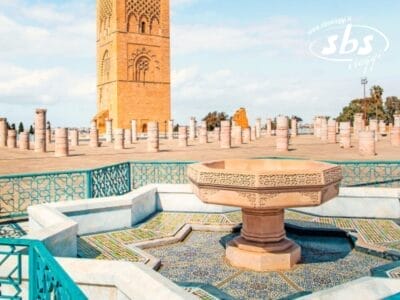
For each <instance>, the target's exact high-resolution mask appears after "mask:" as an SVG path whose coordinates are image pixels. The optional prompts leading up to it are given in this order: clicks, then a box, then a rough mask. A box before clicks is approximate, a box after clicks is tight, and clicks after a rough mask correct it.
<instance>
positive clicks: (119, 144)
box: [113, 128, 125, 150]
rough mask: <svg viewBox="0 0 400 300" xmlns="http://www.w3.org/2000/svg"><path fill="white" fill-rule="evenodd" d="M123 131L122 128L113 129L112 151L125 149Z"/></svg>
mask: <svg viewBox="0 0 400 300" xmlns="http://www.w3.org/2000/svg"><path fill="white" fill-rule="evenodd" d="M124 135H125V130H124V129H123V128H117V129H114V132H113V136H114V150H123V149H125V137H124Z"/></svg>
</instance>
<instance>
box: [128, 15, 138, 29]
mask: <svg viewBox="0 0 400 300" xmlns="http://www.w3.org/2000/svg"><path fill="white" fill-rule="evenodd" d="M137 23H138V20H137V18H136V16H135V15H134V14H131V15H130V16H129V18H128V32H138V31H137V30H138V26H137Z"/></svg>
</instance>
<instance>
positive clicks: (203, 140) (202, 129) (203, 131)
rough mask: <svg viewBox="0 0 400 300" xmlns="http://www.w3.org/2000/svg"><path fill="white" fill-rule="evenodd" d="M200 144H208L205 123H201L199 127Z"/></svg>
mask: <svg viewBox="0 0 400 300" xmlns="http://www.w3.org/2000/svg"><path fill="white" fill-rule="evenodd" d="M199 140H200V144H207V143H208V136H207V122H206V121H202V122H201V127H200V138H199Z"/></svg>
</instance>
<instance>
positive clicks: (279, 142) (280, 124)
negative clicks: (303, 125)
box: [276, 116, 289, 152]
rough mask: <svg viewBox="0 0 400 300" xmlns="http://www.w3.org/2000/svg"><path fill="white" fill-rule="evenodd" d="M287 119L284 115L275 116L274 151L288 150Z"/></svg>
mask: <svg viewBox="0 0 400 300" xmlns="http://www.w3.org/2000/svg"><path fill="white" fill-rule="evenodd" d="M288 127H289V121H288V118H287V117H285V116H279V117H277V118H276V151H278V152H286V151H288V150H289V132H288Z"/></svg>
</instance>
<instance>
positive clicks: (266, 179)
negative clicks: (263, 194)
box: [259, 174, 322, 187]
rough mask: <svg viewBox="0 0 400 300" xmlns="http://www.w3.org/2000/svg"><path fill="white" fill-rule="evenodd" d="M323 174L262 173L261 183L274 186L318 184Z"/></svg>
mask: <svg viewBox="0 0 400 300" xmlns="http://www.w3.org/2000/svg"><path fill="white" fill-rule="evenodd" d="M321 177H322V176H321V174H282V175H261V176H260V177H259V178H260V179H259V180H260V185H262V186H266V187H274V186H296V185H300V186H301V185H318V184H321V183H322V182H321V179H322V178H321Z"/></svg>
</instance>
